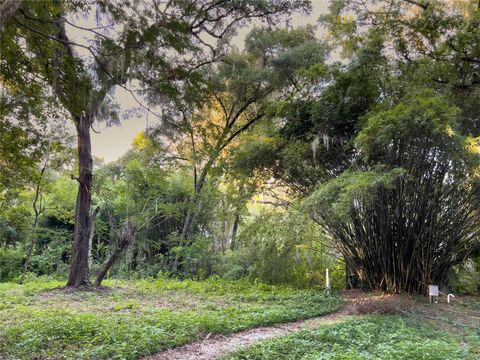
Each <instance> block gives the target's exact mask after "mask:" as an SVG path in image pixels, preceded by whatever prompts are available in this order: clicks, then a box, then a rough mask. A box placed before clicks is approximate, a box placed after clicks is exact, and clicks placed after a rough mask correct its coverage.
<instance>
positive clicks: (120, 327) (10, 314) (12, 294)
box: [0, 278, 342, 359]
mask: <svg viewBox="0 0 480 360" xmlns="http://www.w3.org/2000/svg"><path fill="white" fill-rule="evenodd" d="M62 284H63V282H60V281H56V280H48V279H35V281H32V282H27V283H26V284H24V285H17V284H13V283H2V284H0V323H2V325H3V326H2V327H1V328H0V358H2V357H3V358H7V359H17V358H18V359H31V358H32V356H34V358H38V359H72V358H75V359H136V358H138V357H139V356H141V355H146V354H149V353H154V352H157V351H160V350H162V349H165V348H167V347H173V346H177V345H182V344H185V343H187V342H191V341H194V340H196V339H198V338H200V337H201V336H205V335H207V334H209V333H220V334H227V333H231V332H235V331H240V330H243V329H246V328H250V327H255V326H261V325H270V324H275V323H280V322H286V321H292V320H296V319H304V318H308V317H314V316H319V315H324V314H327V313H331V312H334V311H336V310H337V309H339V308H340V307H341V305H342V301H341V300H340V299H339V298H337V297H333V296H326V295H324V294H323V293H322V292H321V291H318V290H298V289H292V288H288V287H282V286H269V285H264V284H252V283H249V282H245V281H237V282H228V281H224V280H221V279H217V278H211V279H209V280H206V281H200V282H195V281H190V280H187V281H176V280H171V279H170V280H169V279H157V280H140V281H121V280H118V281H116V280H110V281H107V282H106V284H107V285H108V286H107V287H103V288H99V289H96V290H86V291H69V290H65V289H61V288H60V289H59V288H58V287H59V286H60V285H62Z"/></svg>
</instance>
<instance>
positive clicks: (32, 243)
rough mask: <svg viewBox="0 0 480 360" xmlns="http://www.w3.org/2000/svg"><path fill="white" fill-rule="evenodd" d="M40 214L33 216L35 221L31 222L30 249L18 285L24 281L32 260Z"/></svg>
mask: <svg viewBox="0 0 480 360" xmlns="http://www.w3.org/2000/svg"><path fill="white" fill-rule="evenodd" d="M39 215H40V214H35V220H34V222H33V237H32V241H31V242H30V247H29V248H28V253H27V257H26V258H25V263H24V264H23V272H22V276H21V277H20V284H21V283H23V280H25V275H26V274H27V271H28V265H29V264H30V260H31V259H32V255H33V249H34V248H35V244H36V243H37V227H38V217H39Z"/></svg>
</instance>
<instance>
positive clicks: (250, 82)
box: [164, 27, 325, 239]
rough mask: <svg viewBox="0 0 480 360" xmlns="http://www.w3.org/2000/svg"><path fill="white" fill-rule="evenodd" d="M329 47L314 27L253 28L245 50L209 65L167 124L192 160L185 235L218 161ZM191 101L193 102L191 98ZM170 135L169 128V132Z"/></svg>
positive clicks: (291, 93) (292, 92)
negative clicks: (204, 82) (192, 93)
mask: <svg viewBox="0 0 480 360" xmlns="http://www.w3.org/2000/svg"><path fill="white" fill-rule="evenodd" d="M324 56H325V48H324V47H323V45H322V44H321V43H319V42H318V41H317V40H316V39H315V36H314V30H313V28H311V27H307V28H300V29H296V30H291V31H288V30H273V31H272V30H266V29H256V30H254V31H253V32H252V33H251V34H250V35H249V37H248V38H247V40H246V49H245V51H244V52H243V53H238V52H233V53H232V54H230V55H228V56H226V57H225V58H224V59H223V61H222V63H220V64H219V65H218V66H213V67H211V68H209V69H208V73H207V75H206V79H207V81H208V82H207V85H206V86H203V87H201V88H199V90H198V91H197V93H199V94H201V96H199V97H197V98H196V99H194V100H195V102H193V106H192V105H189V103H188V102H187V103H186V104H185V102H184V103H183V104H182V103H180V104H178V102H175V103H174V105H175V106H176V107H177V108H180V109H182V108H183V110H182V111H181V113H180V114H176V116H174V117H173V118H172V119H171V120H169V121H168V122H167V127H165V126H164V129H165V130H164V131H168V130H169V128H168V125H170V128H173V129H174V131H175V132H177V133H179V134H180V136H183V138H184V141H183V144H188V145H184V146H183V149H184V150H183V152H184V154H183V156H182V157H183V158H187V159H190V161H191V162H192V167H193V173H194V191H193V195H192V199H191V201H190V206H189V210H188V212H187V214H186V217H185V222H184V227H183V230H182V237H183V238H185V239H187V238H188V237H189V236H190V235H191V234H192V225H193V224H194V218H195V212H197V211H198V206H199V199H200V194H201V192H202V190H203V188H204V187H205V184H206V182H207V177H208V175H209V174H210V172H211V171H212V169H213V168H214V167H215V165H217V163H218V160H219V159H220V158H221V157H223V156H225V155H226V154H227V150H228V149H229V148H231V147H232V145H233V144H234V143H235V142H236V141H237V140H238V138H240V137H241V136H242V135H243V134H244V133H246V132H247V131H249V130H250V129H251V128H252V127H253V126H254V125H255V124H257V123H258V122H259V121H260V120H262V119H264V118H267V117H269V116H270V117H271V116H275V111H276V109H275V104H276V102H280V101H283V100H286V99H288V98H291V97H294V96H295V95H296V94H297V93H298V92H300V91H301V89H298V88H295V86H296V83H297V81H298V79H299V78H300V77H302V71H307V70H308V68H309V67H310V66H311V65H312V64H317V63H318V62H320V61H322V60H323V59H324ZM190 104H191V103H190ZM168 134H170V133H168Z"/></svg>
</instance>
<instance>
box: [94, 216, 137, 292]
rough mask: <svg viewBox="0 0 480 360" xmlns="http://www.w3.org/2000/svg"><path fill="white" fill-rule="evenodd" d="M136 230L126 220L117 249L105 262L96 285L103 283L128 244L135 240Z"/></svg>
mask: <svg viewBox="0 0 480 360" xmlns="http://www.w3.org/2000/svg"><path fill="white" fill-rule="evenodd" d="M135 232H136V229H135V226H134V225H133V224H132V223H131V222H130V221H128V220H127V221H125V223H124V224H123V228H122V232H121V234H120V238H119V239H118V241H117V244H116V247H115V250H114V251H113V253H112V255H110V258H109V259H108V260H107V262H106V263H105V265H104V267H103V269H102V270H101V271H100V272H99V273H98V275H97V279H96V280H95V285H96V286H100V285H102V281H103V279H105V276H107V274H108V272H109V271H110V269H111V268H112V266H113V265H114V264H115V263H116V261H117V260H118V258H119V257H120V255H121V254H122V252H123V251H125V250H126V249H127V248H128V246H129V245H130V244H131V243H132V242H133V239H134V238H135Z"/></svg>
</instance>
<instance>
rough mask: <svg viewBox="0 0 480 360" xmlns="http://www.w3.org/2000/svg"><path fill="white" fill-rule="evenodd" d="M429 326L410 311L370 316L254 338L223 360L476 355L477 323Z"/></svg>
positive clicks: (457, 356)
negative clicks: (448, 329) (447, 328)
mask: <svg viewBox="0 0 480 360" xmlns="http://www.w3.org/2000/svg"><path fill="white" fill-rule="evenodd" d="M430 325H431V324H426V323H425V322H422V321H421V318H416V317H412V316H399V315H396V316H384V315H377V316H370V317H368V318H365V319H360V320H358V319H357V320H350V321H346V322H343V323H339V324H334V325H328V326H324V327H321V328H319V329H317V330H313V331H301V332H298V333H295V334H293V335H290V336H286V337H281V338H277V339H273V340H270V341H266V342H263V343H259V344H257V345H254V346H252V347H250V348H248V349H243V350H240V351H238V352H236V353H234V354H231V355H229V356H226V357H225V358H224V360H246V359H248V360H255V359H262V360H269V359H271V360H274V359H291V360H293V359H316V360H319V359H322V360H323V359H336V360H340V359H342V360H347V359H348V360H353V359H355V360H357V359H358V360H360V359H362V360H363V359H365V360H367V359H429V360H434V359H438V360H440V359H441V360H445V359H449V360H453V359H472V360H473V359H478V356H479V354H480V353H479V348H478V345H479V344H480V333H479V331H478V327H477V328H476V330H475V328H473V327H466V328H465V329H464V330H465V334H463V336H462V335H461V334H460V333H458V332H446V331H441V330H438V329H436V328H435V327H431V326H430ZM459 330H460V329H459ZM467 333H468V334H467Z"/></svg>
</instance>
